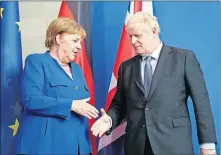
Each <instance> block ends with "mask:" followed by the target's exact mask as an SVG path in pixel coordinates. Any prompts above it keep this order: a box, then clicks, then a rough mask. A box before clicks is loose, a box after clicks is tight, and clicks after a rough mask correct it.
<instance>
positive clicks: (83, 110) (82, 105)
mask: <svg viewBox="0 0 221 155" xmlns="http://www.w3.org/2000/svg"><path fill="white" fill-rule="evenodd" d="M89 100H90V98H86V99H82V100H73V101H72V106H71V111H74V112H76V113H78V114H80V115H83V116H85V117H87V118H89V119H91V118H97V117H98V113H99V111H98V110H97V109H96V108H95V107H93V106H92V105H90V104H89V103H87V102H88V101H89Z"/></svg>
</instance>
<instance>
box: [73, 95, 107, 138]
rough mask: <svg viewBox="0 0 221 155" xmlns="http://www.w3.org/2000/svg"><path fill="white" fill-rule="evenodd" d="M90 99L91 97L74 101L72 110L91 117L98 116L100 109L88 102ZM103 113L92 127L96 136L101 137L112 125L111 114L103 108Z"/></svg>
mask: <svg viewBox="0 0 221 155" xmlns="http://www.w3.org/2000/svg"><path fill="white" fill-rule="evenodd" d="M89 100H90V98H86V99H82V100H74V101H72V106H71V111H74V112H76V113H78V114H80V115H82V116H85V117H87V118H89V119H91V118H97V117H98V113H99V111H98V110H97V109H96V108H95V107H94V106H92V105H90V104H88V103H87V102H88V101H89ZM101 114H102V116H101V117H100V118H99V119H98V120H97V121H96V122H95V123H94V124H93V126H92V127H91V131H92V133H93V135H94V136H98V135H99V137H101V136H102V135H103V134H104V133H105V132H106V131H108V130H109V129H110V127H111V123H110V119H109V116H108V115H107V114H106V112H105V111H104V109H103V108H102V109H101Z"/></svg>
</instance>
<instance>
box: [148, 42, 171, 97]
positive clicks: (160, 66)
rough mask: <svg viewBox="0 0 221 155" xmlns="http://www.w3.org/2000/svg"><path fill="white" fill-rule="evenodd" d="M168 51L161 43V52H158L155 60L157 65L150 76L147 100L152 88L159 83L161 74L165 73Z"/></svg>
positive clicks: (151, 93)
mask: <svg viewBox="0 0 221 155" xmlns="http://www.w3.org/2000/svg"><path fill="white" fill-rule="evenodd" d="M170 53H171V49H170V48H169V47H168V46H166V45H163V47H162V49H161V53H160V57H159V59H158V62H157V66H156V69H155V72H154V75H153V78H152V83H151V87H150V91H149V95H148V100H149V99H150V98H151V96H152V95H153V92H154V90H155V89H156V87H157V84H158V83H159V81H160V79H161V78H162V76H163V74H164V73H165V72H164V71H165V66H166V63H167V60H168V59H169V58H170Z"/></svg>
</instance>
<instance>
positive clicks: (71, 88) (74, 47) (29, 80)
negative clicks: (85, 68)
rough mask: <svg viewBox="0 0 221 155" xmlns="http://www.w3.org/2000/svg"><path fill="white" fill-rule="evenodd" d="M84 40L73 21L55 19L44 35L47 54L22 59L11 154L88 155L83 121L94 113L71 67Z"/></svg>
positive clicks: (79, 74)
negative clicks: (21, 108)
mask: <svg viewBox="0 0 221 155" xmlns="http://www.w3.org/2000/svg"><path fill="white" fill-rule="evenodd" d="M85 37H86V33H85V30H84V29H83V28H82V27H81V26H80V25H78V24H77V23H76V22H75V21H73V20H72V19H69V18H57V19H55V20H53V21H52V22H51V23H50V25H49V27H48V29H47V33H46V40H45V46H46V47H47V48H48V50H47V51H46V52H45V53H43V54H31V55H29V56H28V57H27V58H26V61H25V68H24V72H23V74H22V90H21V95H22V104H23V106H24V112H23V115H22V118H21V122H20V127H19V129H18V133H17V137H16V138H17V139H16V153H17V154H35V155H37V154H44V155H45V154H50V155H52V154H65V155H67V154H73V155H88V154H90V153H91V146H90V140H89V133H88V132H89V130H88V118H89V119H91V118H96V117H98V110H97V109H96V108H95V107H93V106H91V105H90V104H88V103H87V102H88V100H89V99H90V94H89V91H88V88H87V85H86V82H85V79H84V76H83V73H82V71H81V69H80V67H79V66H78V65H77V64H76V63H74V62H73V60H74V59H75V56H76V54H77V53H78V52H79V51H80V50H81V41H82V39H84V38H85Z"/></svg>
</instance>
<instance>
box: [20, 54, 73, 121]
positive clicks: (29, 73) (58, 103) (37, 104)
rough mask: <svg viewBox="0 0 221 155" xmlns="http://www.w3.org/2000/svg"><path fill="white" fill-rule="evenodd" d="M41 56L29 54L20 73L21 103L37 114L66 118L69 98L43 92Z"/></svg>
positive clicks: (68, 113)
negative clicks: (50, 95) (55, 96)
mask: <svg viewBox="0 0 221 155" xmlns="http://www.w3.org/2000/svg"><path fill="white" fill-rule="evenodd" d="M40 58H41V57H39V55H37V54H32V55H29V56H28V57H27V58H26V61H25V68H24V72H23V75H22V90H21V93H22V104H23V105H24V107H25V108H26V109H27V110H28V111H30V112H32V113H35V114H37V115H41V116H51V117H59V118H68V117H69V116H70V114H71V111H70V110H71V105H72V100H71V99H65V98H52V97H48V96H45V95H44V94H43V87H44V71H43V67H42V64H41V59H40Z"/></svg>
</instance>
